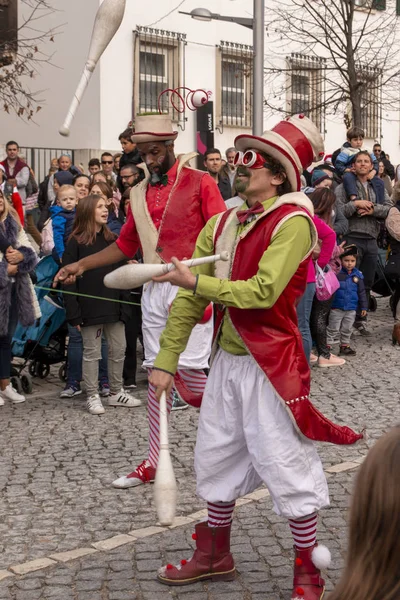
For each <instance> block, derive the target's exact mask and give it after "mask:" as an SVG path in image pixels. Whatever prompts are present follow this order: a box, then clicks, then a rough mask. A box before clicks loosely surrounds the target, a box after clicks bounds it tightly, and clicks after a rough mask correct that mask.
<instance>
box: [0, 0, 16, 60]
mask: <svg viewBox="0 0 400 600" xmlns="http://www.w3.org/2000/svg"><path fill="white" fill-rule="evenodd" d="M17 49H18V0H0V67H4V66H6V65H9V64H11V63H12V61H13V60H14V56H15V53H16V52H17Z"/></svg>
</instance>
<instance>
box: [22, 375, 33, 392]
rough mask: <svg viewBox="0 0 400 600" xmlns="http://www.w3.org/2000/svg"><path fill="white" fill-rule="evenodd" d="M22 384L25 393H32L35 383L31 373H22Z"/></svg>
mask: <svg viewBox="0 0 400 600" xmlns="http://www.w3.org/2000/svg"><path fill="white" fill-rule="evenodd" d="M21 385H22V389H23V391H24V393H25V394H32V392H33V385H32V379H31V376H30V375H22V377H21Z"/></svg>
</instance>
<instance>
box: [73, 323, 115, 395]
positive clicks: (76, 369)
mask: <svg viewBox="0 0 400 600" xmlns="http://www.w3.org/2000/svg"><path fill="white" fill-rule="evenodd" d="M68 335H69V343H68V372H67V385H68V384H73V383H74V384H76V383H80V382H81V381H82V360H83V343H82V334H81V332H80V331H78V330H77V328H76V327H72V325H69V324H68ZM107 361H108V349H107V342H106V341H105V339H104V337H103V339H102V341H101V361H100V363H99V379H100V380H102V379H103V380H106V381H107V382H108V371H107Z"/></svg>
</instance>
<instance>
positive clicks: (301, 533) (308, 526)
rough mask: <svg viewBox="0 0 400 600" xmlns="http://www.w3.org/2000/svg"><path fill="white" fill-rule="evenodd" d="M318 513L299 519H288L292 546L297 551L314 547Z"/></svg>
mask: <svg viewBox="0 0 400 600" xmlns="http://www.w3.org/2000/svg"><path fill="white" fill-rule="evenodd" d="M317 521H318V513H316V512H315V513H312V514H311V515H307V517H301V518H300V519H289V527H290V529H291V532H292V535H293V539H294V545H295V546H296V548H297V549H298V550H304V548H311V547H312V546H315V542H316V540H317Z"/></svg>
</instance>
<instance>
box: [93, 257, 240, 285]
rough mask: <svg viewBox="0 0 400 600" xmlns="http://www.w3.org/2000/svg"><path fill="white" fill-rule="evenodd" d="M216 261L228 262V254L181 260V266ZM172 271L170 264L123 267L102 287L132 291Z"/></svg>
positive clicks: (111, 275)
mask: <svg viewBox="0 0 400 600" xmlns="http://www.w3.org/2000/svg"><path fill="white" fill-rule="evenodd" d="M218 260H223V261H226V260H229V252H221V254H214V255H213V256H204V257H201V258H191V259H189V260H183V261H182V264H184V265H187V266H188V267H196V266H197V265H204V264H207V263H214V262H217V261H218ZM174 269H175V266H174V265H173V264H172V263H168V264H163V265H142V264H135V265H125V266H124V267H120V268H119V269H115V271H112V273H108V275H106V276H105V277H104V285H105V286H106V287H108V288H114V289H117V290H132V289H134V288H137V287H140V286H141V285H143V284H144V283H147V282H148V281H150V280H151V279H152V278H153V277H159V276H160V275H165V274H166V273H169V272H170V271H173V270H174Z"/></svg>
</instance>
